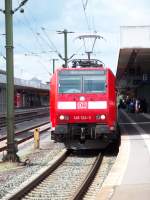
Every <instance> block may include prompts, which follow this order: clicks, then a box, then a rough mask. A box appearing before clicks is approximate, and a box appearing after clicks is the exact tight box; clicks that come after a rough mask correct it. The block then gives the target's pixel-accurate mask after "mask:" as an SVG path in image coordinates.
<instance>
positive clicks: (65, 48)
mask: <svg viewBox="0 0 150 200" xmlns="http://www.w3.org/2000/svg"><path fill="white" fill-rule="evenodd" d="M57 33H58V34H64V59H63V58H62V56H61V55H59V57H60V58H61V59H63V60H64V61H65V68H67V66H68V60H69V59H70V58H69V59H68V55H67V53H68V52H67V51H68V49H67V35H68V33H74V32H72V31H67V29H64V30H63V31H57ZM73 56H74V55H72V56H71V58H72V57H73Z"/></svg>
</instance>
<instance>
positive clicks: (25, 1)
mask: <svg viewBox="0 0 150 200" xmlns="http://www.w3.org/2000/svg"><path fill="white" fill-rule="evenodd" d="M27 1H28V0H23V1H22V2H21V3H20V4H19V6H18V7H17V8H15V9H14V10H13V12H16V11H17V10H19V9H20V8H21V7H23V6H24V5H25V4H26V3H27ZM21 12H24V11H23V10H21Z"/></svg>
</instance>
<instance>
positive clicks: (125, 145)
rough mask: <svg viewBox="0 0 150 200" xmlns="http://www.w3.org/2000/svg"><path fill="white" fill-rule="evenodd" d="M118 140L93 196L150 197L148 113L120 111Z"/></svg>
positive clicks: (119, 199) (121, 199)
mask: <svg viewBox="0 0 150 200" xmlns="http://www.w3.org/2000/svg"><path fill="white" fill-rule="evenodd" d="M119 120H120V125H121V130H122V144H121V146H120V151H119V155H118V157H117V159H116V162H115V164H114V166H113V167H112V169H111V171H110V173H109V175H108V177H107V178H106V180H105V182H104V183H103V186H102V188H101V190H100V192H98V194H97V198H96V199H97V200H98V199H100V200H110V199H111V200H150V115H149V114H143V113H138V114H135V113H133V114H131V113H126V112H125V111H123V110H122V111H120V114H119Z"/></svg>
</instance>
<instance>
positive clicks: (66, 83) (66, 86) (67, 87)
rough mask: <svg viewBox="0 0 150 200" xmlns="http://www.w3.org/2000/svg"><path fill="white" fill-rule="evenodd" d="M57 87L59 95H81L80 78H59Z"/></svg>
mask: <svg viewBox="0 0 150 200" xmlns="http://www.w3.org/2000/svg"><path fill="white" fill-rule="evenodd" d="M58 87H59V88H58V90H59V93H68V94H69V93H81V77H80V76H72V75H71V76H60V77H59V84H58Z"/></svg>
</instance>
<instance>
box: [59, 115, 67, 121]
mask: <svg viewBox="0 0 150 200" xmlns="http://www.w3.org/2000/svg"><path fill="white" fill-rule="evenodd" d="M59 119H60V120H69V116H67V115H60V116H59Z"/></svg>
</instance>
